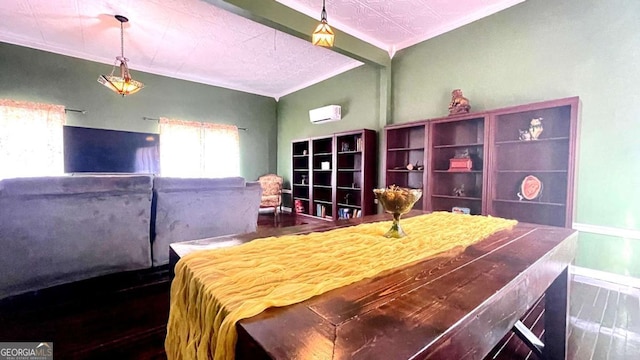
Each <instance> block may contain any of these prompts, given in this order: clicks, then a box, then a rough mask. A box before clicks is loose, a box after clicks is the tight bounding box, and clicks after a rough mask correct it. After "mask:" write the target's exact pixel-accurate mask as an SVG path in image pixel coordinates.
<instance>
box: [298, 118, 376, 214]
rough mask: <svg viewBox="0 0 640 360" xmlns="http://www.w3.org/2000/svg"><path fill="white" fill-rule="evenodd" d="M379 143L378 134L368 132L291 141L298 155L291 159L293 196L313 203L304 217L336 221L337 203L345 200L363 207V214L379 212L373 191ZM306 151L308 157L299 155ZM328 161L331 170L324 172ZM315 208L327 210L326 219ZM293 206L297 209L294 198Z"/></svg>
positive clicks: (367, 130) (306, 208)
mask: <svg viewBox="0 0 640 360" xmlns="http://www.w3.org/2000/svg"><path fill="white" fill-rule="evenodd" d="M377 142H378V141H377V135H376V132H375V131H373V130H369V129H360V130H353V131H345V132H340V133H335V134H332V135H327V136H319V137H314V138H310V139H302V140H294V141H293V142H292V154H296V155H293V156H292V157H291V161H292V166H291V168H292V169H293V170H292V171H291V173H292V175H291V176H292V179H291V183H293V184H294V186H293V189H294V194H293V195H294V198H295V197H298V198H305V199H311V203H310V204H304V213H305V215H307V216H311V217H313V218H318V219H326V220H332V219H337V218H338V217H339V215H340V214H339V211H338V201H345V200H344V199H348V201H349V202H353V203H358V204H362V206H361V207H358V208H359V209H361V210H362V215H371V214H375V213H376V212H377V206H376V205H375V203H374V201H373V200H374V199H373V198H374V194H373V189H374V187H375V185H377V181H376V165H377V159H376V157H377V149H376V146H377ZM305 151H306V152H308V154H309V155H308V156H298V155H299V154H302V152H305ZM327 162H328V163H329V166H330V168H329V169H322V166H327V164H325V163H327ZM302 175H310V176H308V177H303V176H302ZM302 181H309V182H310V185H306V184H305V185H304V186H303V185H302V184H301V183H302ZM337 184H341V185H346V186H337ZM318 199H320V200H318ZM338 199H340V200H338ZM307 201H308V200H307ZM316 205H323V206H324V207H325V209H324V212H325V216H326V217H324V218H322V217H318V216H316V215H317V207H316ZM293 206H294V207H295V199H294V204H293ZM340 206H342V205H340Z"/></svg>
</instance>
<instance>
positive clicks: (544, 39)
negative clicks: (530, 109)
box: [278, 0, 640, 277]
mask: <svg viewBox="0 0 640 360" xmlns="http://www.w3.org/2000/svg"><path fill="white" fill-rule="evenodd" d="M638 14H640V1H628V0H608V1H602V0H564V1H557V0H528V1H526V2H524V3H521V4H519V5H516V6H514V7H512V8H509V9H507V10H504V11H501V12H499V13H497V14H494V15H492V16H490V17H487V18H485V19H482V20H479V21H476V22H474V23H471V24H469V25H466V26H464V27H462V28H460V29H457V30H454V31H451V32H449V33H446V34H443V35H441V36H438V37H436V38H434V39H431V40H428V41H426V42H423V43H420V44H417V45H415V46H413V47H410V48H407V49H404V50H402V51H399V52H398V53H397V54H396V56H395V57H394V59H393V62H392V91H393V100H392V122H393V123H403V122H409V121H414V120H420V119H428V118H433V117H439V116H444V115H446V114H447V112H448V110H447V106H448V104H449V101H450V92H451V90H452V89H454V88H461V89H463V91H464V94H465V96H466V97H467V98H469V99H470V101H471V105H472V111H480V110H485V109H495V108H500V107H504V106H511V105H519V104H526V103H531V102H536V101H542V100H550V99H557V98H563V97H569V96H579V97H580V99H581V123H580V126H579V132H580V133H579V154H578V171H577V185H576V192H577V193H576V198H575V202H576V204H575V205H576V206H575V209H576V216H575V221H576V222H578V223H583V224H590V225H598V226H604V227H611V228H620V229H630V230H635V231H636V234H637V231H638V230H640V210H639V209H640V206H639V205H638V204H640V162H639V161H638V159H640V146H638V144H640V140H638V139H640V123H639V122H638V120H637V115H636V112H637V111H636V108H637V107H638V105H637V104H636V103H637V101H636V99H638V96H637V94H638V93H640V71H638V70H637V64H639V63H640V36H638V34H640V21H638ZM376 72H377V70H375V69H371V68H365V69H363V68H358V69H356V70H352V71H349V72H347V73H344V74H342V75H340V76H338V77H336V78H333V79H330V80H327V81H324V82H322V83H320V84H317V85H315V86H312V87H310V88H307V89H305V90H303V91H299V92H296V93H294V94H292V95H289V96H287V97H285V98H284V99H283V100H281V102H280V104H279V105H278V112H279V114H278V121H279V123H278V141H279V147H278V160H279V161H278V172H279V173H281V174H285V175H287V174H289V171H290V168H289V167H290V151H291V150H290V148H289V147H290V140H291V139H294V138H301V137H306V136H312V135H320V134H322V133H331V132H333V131H334V130H335V128H337V127H341V128H346V127H348V128H357V127H365V126H367V127H372V128H373V129H376V130H378V131H381V126H378V125H377V124H376V122H375V120H373V118H375V117H379V109H378V108H377V106H378V103H376V102H375V101H376V99H379V96H378V95H377V92H376V90H377V89H378V88H379V84H377V83H375V81H373V80H374V79H375V78H376V76H375V73H376ZM367 79H368V81H367ZM365 99H366V100H365ZM340 101H344V102H347V103H349V102H351V103H358V104H360V103H362V105H363V106H362V107H361V108H360V110H359V111H361V113H358V114H353V113H352V112H351V113H350V114H349V118H351V116H357V121H358V122H362V125H358V126H355V124H353V123H354V122H355V121H353V120H352V122H350V123H349V125H348V126H347V125H346V124H344V123H336V124H335V125H332V126H331V127H329V126H327V127H326V128H325V127H324V126H313V125H310V124H308V121H307V117H306V111H307V110H308V109H311V108H313V107H317V106H320V105H326V104H329V103H338V104H340V103H341V102H340ZM351 119H353V118H351ZM369 119H371V121H370V122H368V120H369ZM345 120H346V118H345ZM351 124H353V125H354V126H351ZM324 129H326V130H324ZM287 176H288V175H287ZM636 237H637V236H636ZM638 260H640V239H623V238H620V237H610V236H602V235H595V234H586V233H583V234H581V235H580V247H579V251H578V258H577V264H578V265H580V266H585V267H590V268H593V269H597V270H603V271H609V272H613V273H618V274H623V275H631V276H635V277H640V268H639V267H638V266H637V265H633V264H634V263H635V264H637V263H638V262H639V261H638Z"/></svg>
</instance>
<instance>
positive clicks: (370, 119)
mask: <svg viewBox="0 0 640 360" xmlns="http://www.w3.org/2000/svg"><path fill="white" fill-rule="evenodd" d="M379 82H380V70H379V68H377V67H375V66H372V65H362V66H360V67H358V68H356V69H353V70H351V71H348V72H346V73H343V74H341V75H338V76H336V77H333V78H331V79H328V80H325V81H323V82H321V83H319V84H316V85H314V86H311V87H309V88H306V89H303V90H300V91H297V92H295V93H293V94H290V95H287V96H285V97H283V98H281V99H280V102H279V103H278V174H280V175H282V176H284V178H285V182H286V183H287V184H288V183H289V180H290V178H291V141H292V140H295V139H302V138H309V137H314V136H322V135H330V134H333V133H337V132H341V131H348V130H356V129H365V128H366V129H374V130H377V129H378V121H379V112H380V109H379V106H378V104H379V99H380V95H379ZM326 105H340V106H342V120H341V121H336V122H328V123H324V124H311V122H310V121H309V110H311V109H315V108H319V107H322V106H326Z"/></svg>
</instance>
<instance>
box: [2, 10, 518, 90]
mask: <svg viewBox="0 0 640 360" xmlns="http://www.w3.org/2000/svg"><path fill="white" fill-rule="evenodd" d="M254 1H273V0H254ZM277 1H278V2H280V3H282V4H283V5H286V6H288V7H290V8H292V9H294V10H296V11H299V12H302V13H305V14H307V15H309V16H311V17H313V18H319V16H320V10H321V8H322V1H321V0H277ZM521 1H524V0H456V1H451V0H327V1H326V8H327V12H328V17H329V24H331V25H332V26H334V27H336V28H338V29H340V30H342V31H344V32H346V33H349V34H351V35H353V36H355V37H358V38H360V39H362V40H364V41H366V42H369V43H371V44H372V45H375V46H377V47H379V48H381V49H384V50H385V51H388V52H389V54H391V55H393V54H394V53H395V51H397V50H399V49H402V48H404V47H407V46H411V45H413V44H415V43H418V42H421V41H424V40H426V39H429V38H431V37H433V36H436V35H439V34H441V33H444V32H446V31H449V30H451V29H454V28H456V27H459V26H462V25H464V24H467V23H469V22H471V21H474V20H476V19H479V18H481V17H484V16H487V15H490V14H492V13H494V12H497V11H500V10H502V9H504V8H506V7H509V6H512V5H514V4H516V3H519V2H521ZM0 14H2V21H1V22H0V41H2V42H7V43H12V44H18V45H22V46H27V47H32V48H36V49H41V50H45V51H51V52H54V53H59V54H63V55H69V56H73V57H78V58H82V59H87V60H93V61H98V62H102V63H105V64H113V63H114V61H115V57H116V56H117V55H119V53H120V23H119V22H118V21H117V20H115V19H114V18H113V15H115V14H121V15H124V16H126V17H128V18H129V23H126V24H125V30H124V54H125V56H126V57H127V58H129V67H130V68H131V70H132V76H133V78H134V79H135V78H136V75H135V71H136V70H142V71H146V72H150V73H154V74H159V75H165V76H169V77H174V78H179V79H185V80H191V81H196V82H201V83H205V84H210V85H215V86H220V87H224V88H229V89H235V90H240V91H245V92H249V93H253V94H259V95H265V96H270V97H274V98H276V99H277V98H279V97H281V96H284V95H286V94H289V93H291V92H294V91H296V90H299V89H301V88H304V87H306V86H309V85H311V84H314V83H317V82H319V81H322V80H324V79H327V78H329V77H332V76H334V75H337V74H339V73H341V72H344V71H347V70H349V69H352V68H354V67H357V66H359V65H361V64H362V63H361V62H359V61H356V60H353V59H351V58H349V57H346V56H344V55H341V54H338V53H336V52H334V51H331V50H328V49H325V48H320V47H315V46H312V45H311V44H310V43H309V42H308V41H305V40H302V39H299V38H297V37H294V36H291V35H288V34H286V33H283V32H280V31H276V30H274V29H271V28H269V27H267V26H264V25H262V24H259V23H256V22H253V21H250V20H247V19H245V18H243V17H241V16H239V15H235V14H233V13H230V12H228V11H225V10H223V9H220V8H217V7H215V6H213V5H211V4H210V3H208V2H205V1H203V0H0ZM110 70H111V67H106V68H105V71H104V73H108V72H110ZM98 75H99V74H96V78H97V76H98ZM143 91H144V90H143Z"/></svg>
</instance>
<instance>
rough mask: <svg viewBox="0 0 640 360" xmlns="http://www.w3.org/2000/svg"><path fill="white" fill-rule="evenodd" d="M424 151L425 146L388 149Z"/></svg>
mask: <svg viewBox="0 0 640 360" xmlns="http://www.w3.org/2000/svg"><path fill="white" fill-rule="evenodd" d="M420 150H422V151H424V147H404V148H392V149H387V151H420Z"/></svg>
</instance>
